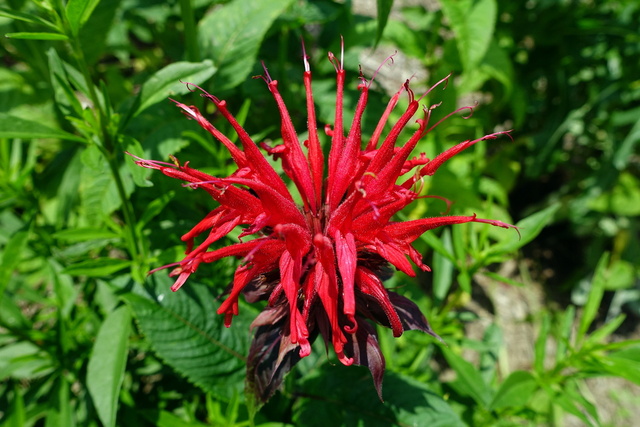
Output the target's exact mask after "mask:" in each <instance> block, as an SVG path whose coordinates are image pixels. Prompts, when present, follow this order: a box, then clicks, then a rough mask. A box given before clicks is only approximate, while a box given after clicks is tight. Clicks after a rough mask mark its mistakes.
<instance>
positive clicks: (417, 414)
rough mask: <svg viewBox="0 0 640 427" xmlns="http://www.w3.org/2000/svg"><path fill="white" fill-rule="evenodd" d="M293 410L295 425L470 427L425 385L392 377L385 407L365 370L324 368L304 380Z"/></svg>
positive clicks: (389, 375)
mask: <svg viewBox="0 0 640 427" xmlns="http://www.w3.org/2000/svg"><path fill="white" fill-rule="evenodd" d="M300 389H301V390H300V392H301V394H302V395H303V396H305V397H304V398H301V399H298V400H297V402H296V403H295V404H294V407H293V422H294V424H295V425H304V426H308V427H315V426H318V427H325V426H367V427H388V426H395V425H407V426H411V425H415V426H429V427H458V426H464V425H465V424H464V423H463V422H462V421H461V420H460V418H459V417H458V415H456V414H455V413H454V412H453V410H452V409H451V407H449V405H448V404H447V403H446V402H445V401H444V400H443V399H442V398H441V397H440V396H438V395H437V394H436V393H434V392H432V391H431V390H429V389H428V388H427V387H426V386H425V385H424V384H423V383H420V382H418V381H416V380H413V379H411V378H409V377H406V376H403V375H399V374H396V373H393V372H388V373H387V375H386V376H385V385H384V393H383V395H384V398H385V402H384V403H383V402H380V400H378V397H377V396H376V392H375V390H374V388H373V387H372V386H371V378H370V375H369V373H368V372H367V371H366V370H364V369H359V368H355V367H353V366H351V367H345V366H342V365H339V366H328V365H324V366H323V367H322V368H321V369H317V370H316V371H315V372H314V375H313V376H309V377H307V378H305V379H303V381H302V383H301V384H300Z"/></svg>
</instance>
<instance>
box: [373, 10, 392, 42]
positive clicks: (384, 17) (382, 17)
mask: <svg viewBox="0 0 640 427" xmlns="http://www.w3.org/2000/svg"><path fill="white" fill-rule="evenodd" d="M376 6H377V15H378V28H377V31H376V42H375V43H374V44H375V45H377V44H378V43H379V42H380V39H381V38H382V33H384V28H385V27H386V26H387V21H389V14H390V13H391V8H392V7H393V0H376Z"/></svg>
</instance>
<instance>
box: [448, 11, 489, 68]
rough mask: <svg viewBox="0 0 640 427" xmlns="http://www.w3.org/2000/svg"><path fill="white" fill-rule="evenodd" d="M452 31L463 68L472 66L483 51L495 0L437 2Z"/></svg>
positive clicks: (476, 63) (486, 47) (482, 54)
mask: <svg viewBox="0 0 640 427" xmlns="http://www.w3.org/2000/svg"><path fill="white" fill-rule="evenodd" d="M440 5H441V6H442V11H443V13H444V14H445V16H446V17H447V18H448V20H449V22H450V25H451V29H452V30H453V31H454V32H455V34H456V45H457V46H458V51H459V54H460V59H461V60H462V64H463V66H464V69H465V71H471V70H472V69H473V68H474V67H476V66H477V65H478V64H479V63H480V61H481V60H482V58H483V57H484V55H485V54H486V53H487V49H488V48H489V44H490V43H491V39H492V37H493V31H494V28H495V23H496V16H497V4H496V1H495V0H479V1H473V2H472V1H468V0H463V1H459V0H447V1H442V2H441V3H440Z"/></svg>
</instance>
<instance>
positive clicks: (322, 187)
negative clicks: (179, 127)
mask: <svg viewBox="0 0 640 427" xmlns="http://www.w3.org/2000/svg"><path fill="white" fill-rule="evenodd" d="M329 59H330V61H331V62H332V63H333V65H334V67H335V69H336V74H337V77H336V80H337V92H336V113H335V124H334V127H333V129H331V128H329V127H326V128H325V132H326V133H327V134H328V136H330V137H331V148H330V150H329V156H328V157H329V158H328V159H325V157H324V154H323V151H322V148H321V146H320V141H319V138H318V130H317V124H316V123H317V121H316V112H315V107H314V102H313V93H312V90H311V71H310V70H309V63H308V62H307V60H306V57H305V59H304V65H305V72H304V76H303V79H304V85H305V88H306V101H307V114H308V121H307V125H308V133H309V136H308V140H306V141H304V143H301V142H300V139H299V138H298V135H297V133H296V130H295V128H294V126H293V123H292V121H291V118H290V116H289V112H288V111H287V107H286V106H285V103H284V101H283V99H282V97H281V96H280V93H279V91H278V82H277V81H276V80H272V79H271V77H270V76H269V74H268V73H267V72H266V69H265V75H264V76H263V77H262V78H263V79H264V80H265V82H266V83H267V87H268V89H269V91H270V92H271V94H272V95H273V98H274V99H275V103H276V105H277V108H278V111H279V113H280V117H281V132H282V144H281V145H278V146H276V147H268V146H267V145H266V144H261V146H262V148H263V149H264V150H265V151H266V152H267V153H268V154H270V155H272V156H273V157H274V158H276V159H279V160H280V161H281V164H282V169H283V171H284V174H285V175H286V178H285V179H288V180H291V182H292V183H293V184H294V185H295V187H296V190H297V191H298V192H299V199H300V200H302V206H298V205H297V204H296V202H295V201H294V197H293V196H292V194H291V193H290V191H289V189H288V188H287V184H286V182H285V180H284V179H283V177H282V176H281V175H280V174H279V173H278V172H277V171H276V170H274V169H273V167H272V166H271V165H270V164H269V162H268V161H267V159H266V158H265V155H264V154H263V152H262V151H261V150H260V149H259V148H258V145H257V144H256V143H255V142H254V141H253V140H252V139H251V137H250V136H249V135H248V134H247V132H246V131H245V130H244V129H243V128H242V127H241V126H240V125H239V124H238V122H237V121H236V119H235V118H234V116H233V115H232V114H231V113H230V112H229V110H228V109H227V105H226V102H225V101H223V100H220V99H218V98H216V97H215V96H213V95H210V94H208V93H207V92H205V91H204V90H202V89H200V88H199V89H200V90H202V92H203V94H202V95H203V96H204V97H206V98H208V99H210V100H211V101H212V102H213V103H214V104H215V105H216V107H217V109H218V112H219V113H220V114H221V115H222V116H223V117H224V118H225V119H226V120H227V121H228V122H229V124H230V125H231V126H232V127H233V129H234V130H235V132H236V133H237V134H238V137H239V140H240V146H236V145H235V144H234V143H233V142H232V141H231V140H230V139H229V138H228V137H227V136H225V135H223V134H222V133H221V132H220V131H219V130H218V129H217V128H216V127H214V126H213V125H212V124H211V123H210V122H209V121H207V119H205V118H204V117H203V116H202V114H201V113H200V111H199V110H198V109H197V108H196V107H193V106H187V105H184V104H182V103H180V102H176V105H177V106H178V107H180V108H181V109H182V110H183V113H184V114H185V115H186V116H187V117H189V118H190V119H193V120H196V121H197V122H198V123H199V124H200V126H202V127H203V128H204V129H206V130H207V131H208V132H209V133H211V135H213V137H214V138H216V139H217V140H218V141H220V142H221V143H222V144H224V145H225V147H226V148H227V149H228V150H229V154H230V155H231V157H232V159H233V160H234V162H235V163H236V164H237V166H238V169H237V170H236V171H235V172H234V173H233V174H232V175H231V176H228V177H215V176H211V175H208V174H206V173H203V172H200V171H198V170H196V169H193V168H191V167H190V166H189V162H187V163H184V164H180V163H179V162H178V160H177V159H175V158H173V161H174V164H171V163H164V162H157V161H148V160H143V159H138V161H137V164H139V165H140V166H144V167H147V168H152V169H158V170H160V171H162V173H164V174H165V175H167V176H170V177H173V178H178V179H180V180H183V181H186V182H188V184H186V185H189V186H190V187H193V188H202V189H203V190H204V191H206V192H208V193H209V194H210V195H211V197H212V198H213V199H214V200H216V202H218V205H219V206H218V207H216V208H215V209H214V210H212V211H211V212H210V213H209V214H208V215H207V216H206V217H205V218H204V219H203V220H202V221H200V223H198V224H197V225H196V226H195V227H194V228H193V229H192V230H191V231H189V232H188V233H186V234H185V235H184V236H183V237H182V240H183V241H185V242H186V244H187V251H186V257H185V258H184V259H183V260H182V261H180V262H179V263H177V264H172V265H168V266H164V267H160V268H167V267H172V266H175V265H177V268H175V269H174V270H173V271H172V272H171V276H177V280H176V282H175V284H174V285H173V286H172V288H171V289H172V290H173V291H177V290H178V289H179V288H180V287H181V286H182V285H183V284H184V283H185V281H186V280H187V278H188V277H189V276H190V275H191V274H192V273H194V272H195V271H196V270H197V269H198V266H199V265H200V263H203V262H204V263H209V262H214V261H217V260H219V259H221V258H224V257H230V256H232V257H238V258H241V259H242V262H241V264H240V266H239V267H238V268H237V270H236V272H235V275H234V278H233V284H232V285H231V286H230V289H229V291H228V296H227V297H226V299H225V300H224V302H223V303H222V305H221V306H220V308H219V309H218V313H219V314H223V315H224V316H225V324H226V326H230V325H231V320H232V319H233V316H235V315H237V314H238V297H239V296H240V294H244V297H245V298H246V299H247V300H248V301H249V302H254V301H258V300H266V301H268V304H267V307H266V308H265V310H264V311H263V312H262V313H261V314H260V315H258V317H257V318H256V319H255V320H254V322H253V324H252V329H253V330H254V331H255V337H254V340H253V343H252V345H251V349H250V353H249V358H248V367H247V376H248V385H249V388H250V391H251V392H252V393H254V394H255V395H256V396H257V397H258V398H259V399H260V400H263V401H265V400H267V399H268V398H269V397H270V396H271V395H272V394H273V393H274V391H275V389H276V388H277V387H278V386H279V385H280V383H281V382H282V379H283V377H284V374H285V373H287V372H288V371H289V370H290V369H291V367H292V366H293V365H294V364H295V363H296V362H298V361H299V360H300V359H301V358H302V357H305V356H308V355H309V354H310V352H311V343H312V342H313V340H314V339H315V338H316V337H317V335H318V334H320V335H322V337H323V339H324V341H325V343H326V344H327V346H329V344H330V345H331V347H333V349H334V351H335V353H336V355H337V357H338V359H339V360H340V362H342V363H343V364H345V365H351V364H354V363H355V364H358V365H364V366H367V367H369V369H370V370H371V373H372V375H373V379H374V383H375V386H376V389H377V390H378V394H380V393H381V387H382V376H383V373H384V357H383V355H382V353H381V351H380V348H379V346H378V340H377V336H376V332H375V328H374V327H373V326H372V325H371V324H370V323H369V322H368V320H370V321H373V322H375V323H377V324H381V325H384V326H387V327H389V328H391V330H392V331H393V335H394V336H396V337H398V336H400V335H402V333H403V331H405V330H407V329H418V330H421V331H424V332H426V333H428V334H431V335H433V336H436V337H437V335H436V334H435V333H434V332H433V331H432V329H431V328H430V326H429V323H428V322H427V320H426V319H425V317H424V316H423V315H422V314H421V313H420V310H419V309H418V307H417V306H416V305H415V304H414V303H413V302H411V301H409V300H408V299H406V298H404V297H402V296H400V295H398V294H396V293H394V292H391V291H389V290H387V289H386V288H385V287H384V285H383V280H384V279H385V278H386V277H388V275H389V270H390V269H389V267H390V266H393V267H395V268H396V269H398V270H401V271H402V272H404V273H406V274H408V275H409V276H415V272H414V270H413V268H412V266H411V263H410V262H409V260H411V261H413V263H414V264H415V265H417V266H418V267H419V268H420V269H422V270H425V271H428V270H429V267H428V266H426V265H425V264H423V262H422V256H421V254H420V253H418V251H416V249H415V248H413V246H412V242H413V241H414V240H416V239H417V238H418V237H419V236H420V235H421V234H423V233H425V232H427V231H429V230H432V229H434V228H437V227H441V226H444V225H449V224H461V223H465V222H481V223H487V224H490V225H495V226H499V227H504V228H509V227H513V226H512V225H509V224H505V223H503V222H500V221H494V220H489V219H480V218H477V217H476V216H475V215H472V216H442V217H435V218H423V219H416V220H412V221H405V222H398V221H393V219H392V218H393V215H394V214H396V213H397V212H399V211H400V210H402V209H403V208H405V207H406V206H407V205H409V204H410V203H411V202H413V201H414V200H416V199H417V198H419V197H428V196H420V194H419V191H420V190H419V188H420V185H419V183H420V182H421V179H422V178H423V177H424V176H425V175H433V174H434V173H435V172H436V170H437V169H438V168H439V167H440V166H441V165H442V164H443V163H444V162H445V161H446V160H448V159H449V158H451V157H452V156H453V155H455V154H456V153H459V152H460V151H462V150H464V149H465V148H467V147H470V146H472V145H473V144H475V143H476V142H478V141H482V140H486V139H494V138H496V137H497V136H498V135H500V134H504V133H506V132H497V133H493V134H490V135H487V136H484V137H482V138H479V139H476V140H472V141H465V142H462V143H459V144H457V145H456V146H454V147H452V148H450V149H448V150H446V151H445V152H443V153H442V154H440V155H438V156H436V157H435V158H434V159H431V160H429V159H427V158H426V157H425V156H424V154H421V155H420V156H419V157H417V158H413V159H410V158H409V156H410V155H411V152H412V151H413V149H414V148H415V146H416V144H417V143H418V141H419V140H420V139H421V138H422V137H424V136H425V135H426V134H427V133H429V132H430V131H431V130H433V129H434V128H435V127H436V126H437V125H438V123H439V122H438V123H436V124H433V125H429V118H430V115H431V111H432V109H433V108H435V106H434V107H431V108H424V109H423V111H422V117H421V118H419V119H418V120H417V124H418V128H417V130H416V131H415V132H414V133H413V135H412V136H411V137H410V138H409V139H408V141H405V142H404V143H401V144H398V143H397V142H398V141H397V140H398V138H399V136H400V133H401V131H402V130H403V129H404V128H405V126H406V125H407V123H409V121H410V120H411V118H412V117H414V115H415V114H416V112H417V111H418V109H419V108H420V106H419V102H418V101H419V99H418V100H417V99H415V97H414V93H413V91H412V90H411V89H410V88H409V81H407V82H406V83H405V84H404V85H403V87H402V88H400V90H399V91H398V92H397V93H396V94H395V95H394V96H393V97H392V98H391V100H390V101H389V104H388V105H387V108H386V110H385V112H384V114H383V115H382V117H381V119H380V121H379V123H378V125H377V127H376V129H375V131H374V132H373V135H372V137H371V138H370V139H369V140H368V141H365V144H364V146H363V141H362V132H361V124H362V115H363V113H364V110H365V107H366V105H367V98H368V94H369V89H370V85H371V81H367V80H365V79H364V77H363V76H362V75H361V76H360V80H361V83H360V84H359V85H358V90H359V91H360V98H359V100H358V103H357V106H356V111H355V116H354V119H353V122H352V123H351V127H350V129H349V132H348V134H346V135H345V132H344V123H343V89H344V83H345V70H344V68H343V66H342V63H341V60H340V61H339V60H338V59H337V58H336V57H334V56H333V54H329ZM447 79H448V77H447V78H445V79H443V80H441V81H439V82H438V83H437V84H436V85H434V86H433V87H432V88H431V89H429V91H427V93H429V92H430V91H431V90H433V89H434V88H435V87H437V86H439V85H441V84H443V83H446V81H447ZM403 92H406V93H407V95H408V97H409V104H408V106H407V108H406V110H405V112H404V113H403V114H402V116H401V117H400V119H399V120H398V121H397V123H395V124H394V125H393V126H392V128H391V130H390V131H389V133H388V134H387V135H386V137H385V138H381V137H382V134H383V130H384V127H385V125H386V123H387V121H388V118H389V115H390V113H391V111H392V110H393V109H394V108H395V106H396V104H397V102H398V100H399V98H400V96H401V94H402V93H403ZM425 95H426V93H425ZM423 96H424V95H423ZM174 102H175V101H174ZM462 110H471V108H470V107H465V108H461V109H458V110H456V111H454V112H453V113H451V114H449V115H448V116H447V117H449V116H450V115H452V114H455V113H458V112H460V111H462ZM445 118H446V117H445ZM303 145H304V147H306V150H305V149H303ZM410 172H411V174H410V175H409V178H406V179H401V176H403V175H405V174H408V173H410ZM431 197H434V196H431ZM239 226H240V227H244V228H243V231H242V233H241V234H240V242H238V243H235V244H231V245H229V246H226V247H223V248H220V249H215V250H209V247H210V245H212V244H213V243H214V242H216V241H217V240H219V239H220V238H222V237H224V236H226V235H227V234H228V233H229V232H231V231H232V230H233V229H234V228H236V227H239ZM202 234H204V235H205V236H206V237H205V238H204V241H202V243H200V244H199V245H197V246H196V245H195V244H194V241H195V238H196V237H197V236H200V235H202ZM243 238H247V239H246V241H243ZM194 246H195V247H194ZM407 257H408V259H407Z"/></svg>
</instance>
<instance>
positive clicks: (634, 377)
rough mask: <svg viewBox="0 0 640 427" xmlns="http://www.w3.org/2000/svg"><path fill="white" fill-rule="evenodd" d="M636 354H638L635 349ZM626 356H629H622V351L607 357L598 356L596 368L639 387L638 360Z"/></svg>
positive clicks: (639, 360) (639, 361)
mask: <svg viewBox="0 0 640 427" xmlns="http://www.w3.org/2000/svg"><path fill="white" fill-rule="evenodd" d="M636 353H638V350H637V349H636ZM627 356H629V354H624V350H622V351H620V352H615V353H611V354H609V355H607V356H598V359H597V362H598V368H600V369H602V370H605V371H606V372H608V373H610V374H611V375H615V376H617V377H620V378H625V379H627V380H629V381H632V382H634V383H636V384H639V385H640V359H639V358H638V357H633V358H631V357H627ZM636 356H637V355H636Z"/></svg>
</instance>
